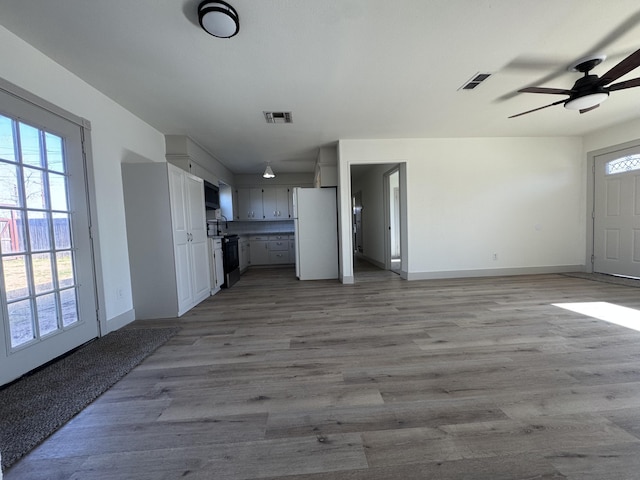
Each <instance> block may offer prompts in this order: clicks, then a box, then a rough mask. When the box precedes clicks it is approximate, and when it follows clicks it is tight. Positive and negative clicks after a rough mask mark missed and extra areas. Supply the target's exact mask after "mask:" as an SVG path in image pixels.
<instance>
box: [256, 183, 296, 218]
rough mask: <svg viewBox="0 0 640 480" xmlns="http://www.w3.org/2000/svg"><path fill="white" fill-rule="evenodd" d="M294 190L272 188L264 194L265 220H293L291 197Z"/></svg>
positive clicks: (265, 190) (266, 189) (267, 189)
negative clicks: (290, 206)
mask: <svg viewBox="0 0 640 480" xmlns="http://www.w3.org/2000/svg"><path fill="white" fill-rule="evenodd" d="M292 190H293V188H288V187H271V188H265V189H264V190H263V192H262V203H263V207H264V218H265V220H288V219H289V218H291V210H290V209H289V197H290V196H291V195H292V194H291V192H292Z"/></svg>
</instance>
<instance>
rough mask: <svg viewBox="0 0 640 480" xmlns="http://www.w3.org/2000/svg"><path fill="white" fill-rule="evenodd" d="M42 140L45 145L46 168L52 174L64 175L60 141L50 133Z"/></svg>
mask: <svg viewBox="0 0 640 480" xmlns="http://www.w3.org/2000/svg"><path fill="white" fill-rule="evenodd" d="M44 138H45V142H46V144H47V168H48V169H49V170H51V171H54V172H61V173H64V162H63V157H62V139H61V138H60V137H57V136H55V135H51V134H50V133H46V134H45V136H44Z"/></svg>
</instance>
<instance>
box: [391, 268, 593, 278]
mask: <svg viewBox="0 0 640 480" xmlns="http://www.w3.org/2000/svg"><path fill="white" fill-rule="evenodd" d="M585 271H586V266H585V265H553V266H544V267H514V268H487V269H481V270H450V271H439V272H407V274H406V275H407V276H406V279H407V280H437V279H444V278H469V277H503V276H515V275H543V274H548V273H569V272H585ZM403 273H404V272H403Z"/></svg>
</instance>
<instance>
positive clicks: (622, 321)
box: [553, 302, 640, 332]
mask: <svg viewBox="0 0 640 480" xmlns="http://www.w3.org/2000/svg"><path fill="white" fill-rule="evenodd" d="M553 306H555V307H560V308H564V309H565V310H571V311H572V312H576V313H581V314H583V315H587V316H588V317H593V318H598V319H600V320H604V321H605V322H609V323H615V324H616V325H620V326H622V327H627V328H631V329H633V330H637V331H639V332H640V310H636V309H634V308H629V307H621V306H620V305H614V304H613V303H609V302H584V303H554V304H553Z"/></svg>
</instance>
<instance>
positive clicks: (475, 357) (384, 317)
mask: <svg viewBox="0 0 640 480" xmlns="http://www.w3.org/2000/svg"><path fill="white" fill-rule="evenodd" d="M356 273H357V277H356V279H357V281H356V284H355V285H340V284H339V283H337V282H335V281H314V282H299V281H297V280H296V279H295V276H294V272H293V269H291V268H277V269H254V270H250V271H249V272H248V273H247V274H246V275H244V276H243V277H242V278H241V280H240V282H238V283H237V284H236V285H235V286H234V287H233V288H231V289H229V290H223V291H222V292H220V293H219V294H218V295H216V296H214V297H211V298H210V299H208V300H207V301H205V302H204V303H202V304H201V305H199V306H198V307H197V308H195V309H194V310H192V311H191V312H189V313H188V314H186V315H185V316H184V317H182V318H180V319H167V320H156V321H138V322H136V323H137V324H145V325H148V326H155V325H173V324H175V325H179V326H181V327H182V330H181V332H180V333H179V334H178V335H177V336H176V337H174V338H173V339H171V340H170V341H169V342H168V343H167V344H165V345H164V346H162V347H161V348H160V349H158V350H157V351H156V352H155V353H154V354H153V355H151V356H150V357H149V358H147V359H146V360H145V361H144V362H143V363H142V364H141V365H140V366H138V367H137V368H136V369H135V370H133V371H132V372H131V373H130V374H129V375H127V376H126V377H125V378H124V379H123V380H122V381H120V382H119V383H118V384H116V385H115V386H114V387H113V388H112V389H110V390H109V391H108V392H107V393H105V394H104V395H103V396H102V397H100V398H99V399H98V400H97V401H95V402H94V403H93V404H92V405H90V406H89V407H88V408H87V409H85V410H84V411H83V412H82V413H80V414H79V415H78V416H77V417H76V418H74V419H73V420H72V421H71V422H69V423H68V424H67V425H66V426H65V427H63V428H62V429H61V430H59V431H58V432H57V433H56V434H55V435H53V436H52V437H51V438H50V439H48V440H47V441H46V442H45V443H44V444H42V445H41V446H40V447H38V448H37V449H36V450H34V451H33V452H32V453H31V454H30V455H29V456H27V457H26V458H24V459H23V460H22V461H21V462H19V463H18V464H16V465H15V466H14V467H13V468H11V469H10V470H9V471H8V472H5V480H17V479H30V480H40V479H43V480H44V479H47V480H53V479H59V480H79V479H82V480H116V479H117V480H120V479H122V480H124V479H126V480H147V479H148V480H164V479H166V480H169V479H183V478H184V479H196V480H200V479H220V480H227V479H228V480H231V479H233V480H236V479H237V480H239V479H267V480H268V479H281V478H285V479H289V480H298V479H307V480H341V479H349V480H356V479H362V480H364V479H367V480H383V479H384V480H387V479H405V480H406V479H425V478H428V479H439V480H453V479H455V480H460V479H482V480H501V479H504V480H507V479H508V480H514V479H523V480H524V479H571V480H589V479H598V480H601V479H607V480H615V479H637V478H640V473H639V472H640V333H639V332H636V331H634V330H630V329H627V328H624V327H620V326H617V325H613V324H609V323H606V322H604V321H601V320H597V319H595V318H591V317H588V316H585V315H581V314H577V313H573V312H571V311H568V310H564V309H561V308H558V307H555V306H553V305H552V304H553V303H563V302H596V301H599V302H601V301H606V302H611V303H615V304H616V305H622V306H626V307H630V308H635V309H640V289H638V288H633V287H629V286H621V285H614V284H606V283H599V282H593V281H590V280H586V279H581V278H571V277H567V276H563V275H535V276H520V277H499V278H476V279H449V280H429V281H414V282H406V281H403V280H401V279H400V278H399V277H398V276H396V275H395V274H393V273H390V272H383V271H378V270H375V269H373V268H360V269H358V270H357V272H356Z"/></svg>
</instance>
